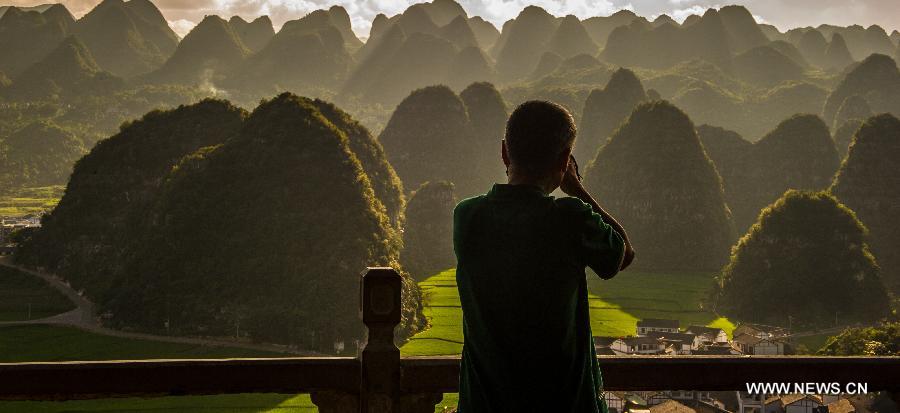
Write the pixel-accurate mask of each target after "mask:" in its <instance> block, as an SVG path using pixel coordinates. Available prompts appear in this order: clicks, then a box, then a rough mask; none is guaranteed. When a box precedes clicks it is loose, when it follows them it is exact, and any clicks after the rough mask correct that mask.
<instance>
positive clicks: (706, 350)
mask: <svg viewBox="0 0 900 413" xmlns="http://www.w3.org/2000/svg"><path fill="white" fill-rule="evenodd" d="M691 354H693V355H697V356H733V355H738V354H744V353H742V352H741V351H740V350H739V349H737V348H735V345H734V343H730V342H726V343H721V344H718V343H717V344H706V345H702V346H701V347H700V348H698V349H696V350H693V351H691Z"/></svg>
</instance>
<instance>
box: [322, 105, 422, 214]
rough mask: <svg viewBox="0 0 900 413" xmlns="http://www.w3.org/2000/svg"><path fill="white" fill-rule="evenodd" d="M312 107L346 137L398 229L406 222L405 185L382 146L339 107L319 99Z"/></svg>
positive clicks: (376, 194)
mask: <svg viewBox="0 0 900 413" xmlns="http://www.w3.org/2000/svg"><path fill="white" fill-rule="evenodd" d="M310 103H311V104H312V105H314V106H315V107H316V109H318V110H319V112H320V113H321V114H322V116H324V117H325V118H326V119H328V121H329V122H331V123H332V124H334V126H335V127H336V128H338V129H339V130H340V131H342V132H343V133H344V134H346V135H347V142H348V144H349V145H350V149H351V150H352V151H353V153H354V154H356V157H357V158H358V159H359V163H360V165H362V168H363V172H365V174H366V175H367V176H368V177H369V181H370V182H371V184H372V190H374V191H375V197H376V198H378V199H379V200H380V201H381V203H382V204H384V207H385V211H386V213H387V216H388V218H389V219H390V221H391V223H392V224H393V225H394V226H395V227H399V226H400V225H401V224H402V222H403V209H404V208H405V204H406V199H405V197H404V195H403V184H402V183H401V182H400V178H399V177H398V176H397V172H395V171H394V167H393V166H391V164H390V163H389V162H388V160H387V157H386V156H385V153H384V148H382V147H381V143H380V142H378V140H377V139H375V137H374V136H372V133H371V132H369V130H368V129H366V127H365V126H363V125H362V124H360V123H359V122H358V121H356V120H355V119H353V118H352V117H351V116H350V115H349V114H347V113H346V112H344V111H343V110H341V109H340V108H338V107H337V106H335V105H333V104H331V103H328V102H325V101H322V100H318V99H316V100H314V101H311V102H310Z"/></svg>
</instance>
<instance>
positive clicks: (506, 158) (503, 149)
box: [500, 139, 509, 168]
mask: <svg viewBox="0 0 900 413" xmlns="http://www.w3.org/2000/svg"><path fill="white" fill-rule="evenodd" d="M500 156H501V157H503V164H504V165H506V167H507V168H509V149H508V148H507V147H506V139H503V141H501V143H500Z"/></svg>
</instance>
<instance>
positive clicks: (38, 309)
mask: <svg viewBox="0 0 900 413" xmlns="http://www.w3.org/2000/svg"><path fill="white" fill-rule="evenodd" d="M74 308H75V305H74V304H72V302H71V301H69V299H68V298H66V296H65V295H63V294H62V293H60V292H58V291H56V290H54V289H52V288H50V287H49V286H48V285H47V284H46V283H45V282H44V281H43V280H40V279H37V278H35V277H33V276H31V275H28V274H24V273H22V272H21V271H18V270H16V269H14V268H9V267H0V321H23V320H37V319H40V318H44V317H49V316H52V315H56V314H60V313H64V312H66V311H69V310H72V309H74ZM0 357H2V353H0Z"/></svg>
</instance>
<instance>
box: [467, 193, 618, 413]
mask: <svg viewBox="0 0 900 413" xmlns="http://www.w3.org/2000/svg"><path fill="white" fill-rule="evenodd" d="M453 246H454V249H455V250H456V258H457V269H456V281H457V284H458V287H459V298H460V302H461V304H462V310H463V337H464V339H465V343H464V344H463V351H462V365H461V371H460V384H459V385H460V394H459V412H460V413H484V412H561V413H562V412H573V413H575V412H577V413H582V412H585V413H587V412H590V413H594V412H602V413H606V411H607V409H606V404H605V402H604V401H603V400H602V398H599V397H598V396H599V390H598V389H600V388H602V385H603V381H602V378H601V377H600V370H599V368H598V365H597V357H596V356H595V352H594V343H593V338H592V334H591V324H590V317H589V312H588V310H589V307H588V293H587V281H586V280H585V274H584V269H585V267H586V266H589V267H591V269H593V270H594V272H596V273H597V274H599V275H600V276H601V278H611V277H612V276H614V275H615V274H616V272H618V267H619V263H620V262H621V260H622V257H623V255H624V252H625V245H624V242H623V241H622V237H621V236H620V235H619V234H618V233H617V232H616V231H615V230H613V229H612V228H611V227H610V226H609V225H608V224H606V223H605V222H603V219H602V218H601V217H600V215H598V214H597V213H595V212H594V211H593V210H592V209H591V207H590V206H589V205H588V204H586V203H584V202H582V201H581V200H579V199H577V198H570V197H565V198H559V199H557V198H554V197H552V196H549V195H546V194H544V193H543V192H542V191H541V190H540V189H539V188H538V187H536V186H527V185H502V184H496V185H494V187H493V188H492V189H491V190H490V192H488V193H487V194H485V195H481V196H477V197H474V198H469V199H466V200H464V201H462V202H460V203H459V205H457V206H456V209H455V211H454V216H453Z"/></svg>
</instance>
